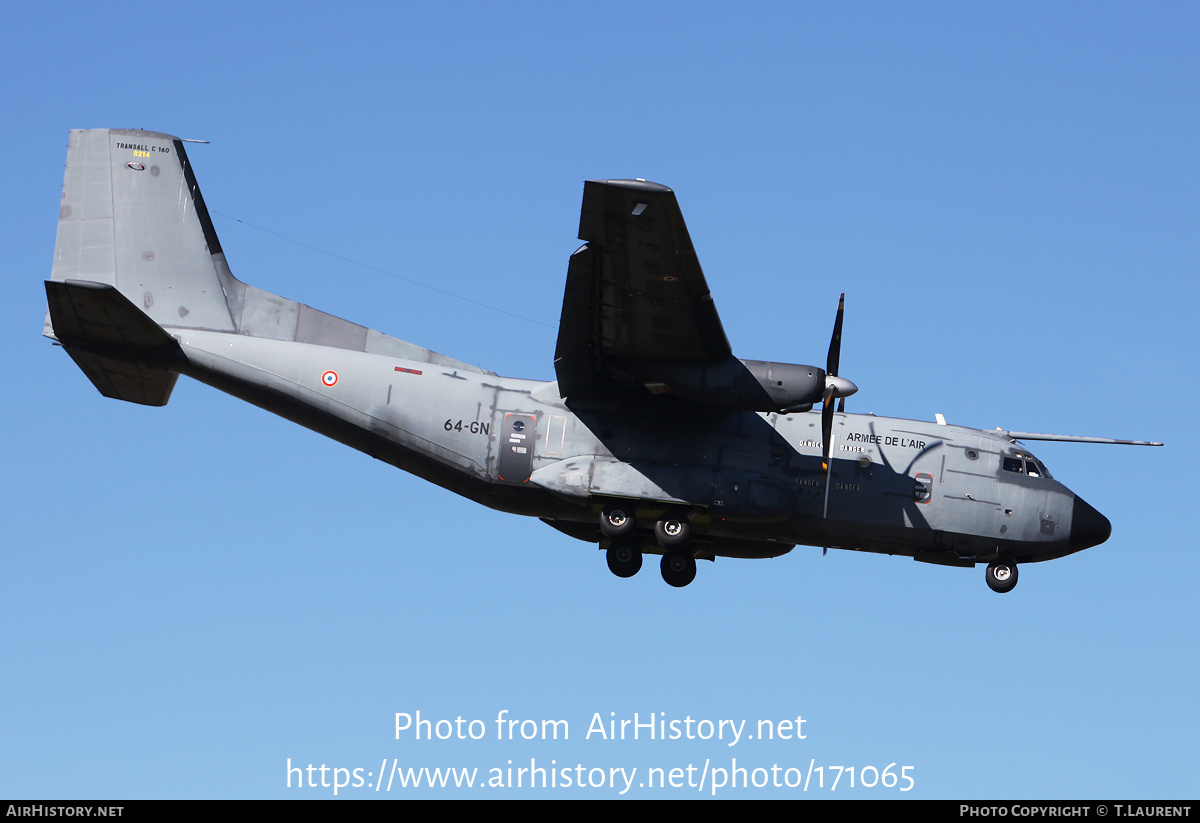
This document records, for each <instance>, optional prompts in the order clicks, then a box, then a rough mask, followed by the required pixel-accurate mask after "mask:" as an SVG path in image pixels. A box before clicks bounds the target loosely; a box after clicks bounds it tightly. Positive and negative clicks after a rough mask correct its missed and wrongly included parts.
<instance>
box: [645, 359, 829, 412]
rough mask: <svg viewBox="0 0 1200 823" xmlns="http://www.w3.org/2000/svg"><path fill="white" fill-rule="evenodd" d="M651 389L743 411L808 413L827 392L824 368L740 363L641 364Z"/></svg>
mask: <svg viewBox="0 0 1200 823" xmlns="http://www.w3.org/2000/svg"><path fill="white" fill-rule="evenodd" d="M638 371H639V377H640V378H641V379H642V381H643V383H646V384H647V385H648V386H650V387H651V389H652V390H660V391H670V392H671V393H673V394H677V395H679V396H681V397H686V398H688V399H689V400H695V401H697V402H699V403H709V404H712V405H716V406H725V407H727V408H731V409H741V410H743V411H763V412H767V411H794V412H799V411H808V410H809V409H810V408H812V405H813V404H814V403H818V402H820V400H821V395H822V393H823V392H824V391H825V370H824V369H821V368H818V367H817V366H802V365H797V364H795V363H772V362H769V361H766V360H738V359H736V358H733V357H729V358H727V359H725V360H722V361H720V362H717V363H703V364H701V363H697V364H692V363H653V364H640V368H639V369H638Z"/></svg>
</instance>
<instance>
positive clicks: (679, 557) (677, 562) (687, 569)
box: [660, 552, 696, 589]
mask: <svg viewBox="0 0 1200 823" xmlns="http://www.w3.org/2000/svg"><path fill="white" fill-rule="evenodd" d="M660 568H661V569H662V576H663V580H665V581H667V584H668V585H671V586H674V587H675V588H677V589H682V588H683V587H684V586H686V585H687V584H688V583H691V582H692V581H693V580H695V579H696V558H694V557H692V556H691V555H690V554H684V553H683V552H667V553H666V554H664V555H663V559H662V565H661V566H660Z"/></svg>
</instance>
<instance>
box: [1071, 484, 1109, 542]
mask: <svg viewBox="0 0 1200 823" xmlns="http://www.w3.org/2000/svg"><path fill="white" fill-rule="evenodd" d="M1111 534H1112V523H1109V522H1108V518H1107V517H1105V516H1104V515H1102V514H1101V513H1100V512H1098V511H1096V510H1095V509H1093V508H1092V507H1091V506H1089V505H1088V504H1087V503H1085V502H1084V501H1083V498H1082V497H1079V496H1078V495H1076V497H1075V505H1074V506H1073V507H1072V509H1071V540H1070V543H1069V545H1070V547H1071V551H1075V552H1077V551H1079V550H1080V549H1087V548H1090V547H1092V546H1099V545H1100V544H1101V543H1103V542H1104V541H1105V540H1107V539H1108V537H1109V535H1111Z"/></svg>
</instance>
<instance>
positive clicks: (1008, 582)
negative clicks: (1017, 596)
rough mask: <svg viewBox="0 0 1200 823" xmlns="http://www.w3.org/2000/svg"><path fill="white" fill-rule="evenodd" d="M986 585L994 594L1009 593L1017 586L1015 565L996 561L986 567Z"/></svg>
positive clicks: (1007, 561)
mask: <svg viewBox="0 0 1200 823" xmlns="http://www.w3.org/2000/svg"><path fill="white" fill-rule="evenodd" d="M986 579H987V584H988V588H990V589H991V590H992V591H994V592H998V593H999V594H1004V593H1005V592H1011V591H1012V590H1013V589H1014V588H1016V585H1017V564H1016V563H1014V562H1012V561H1011V560H998V561H996V562H995V563H992V564H990V565H988V567H987V575H986Z"/></svg>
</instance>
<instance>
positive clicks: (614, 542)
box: [600, 503, 696, 588]
mask: <svg viewBox="0 0 1200 823" xmlns="http://www.w3.org/2000/svg"><path fill="white" fill-rule="evenodd" d="M636 526H637V518H636V516H635V514H634V512H633V510H632V508H630V507H628V506H626V505H625V504H622V503H610V504H609V505H607V506H605V507H604V510H603V511H602V512H600V531H601V532H602V533H603V534H604V536H605V537H606V538H608V540H609V546H608V551H607V552H606V557H605V559H606V560H607V561H608V568H609V570H610V571H611V572H612V573H613V574H615V575H616V576H617V577H633V576H634V575H635V574H637V573H638V571H639V570H640V569H641V568H642V545H643V544H642V541H641V540H640V539H639V538H638V536H637V535H635V534H634V528H635V527H636ZM691 536H692V524H691V521H690V520H688V518H687V517H686V516H685V515H681V514H678V513H670V512H669V513H667V514H664V515H663V516H662V517H660V518H659V519H658V522H657V523H655V524H654V538H655V541H656V542H657V543H658V546H657V548H658V551H657V552H655V553H656V554H662V556H663V558H662V563H661V564H660V566H659V568H660V569H661V571H662V576H663V580H665V581H666V582H667V584H668V585H671V586H674V587H675V588H682V587H684V586H686V585H687V584H688V583H691V582H692V581H693V580H695V579H696V557H695V553H694V550H693V549H692V548H691V544H690V538H691Z"/></svg>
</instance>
